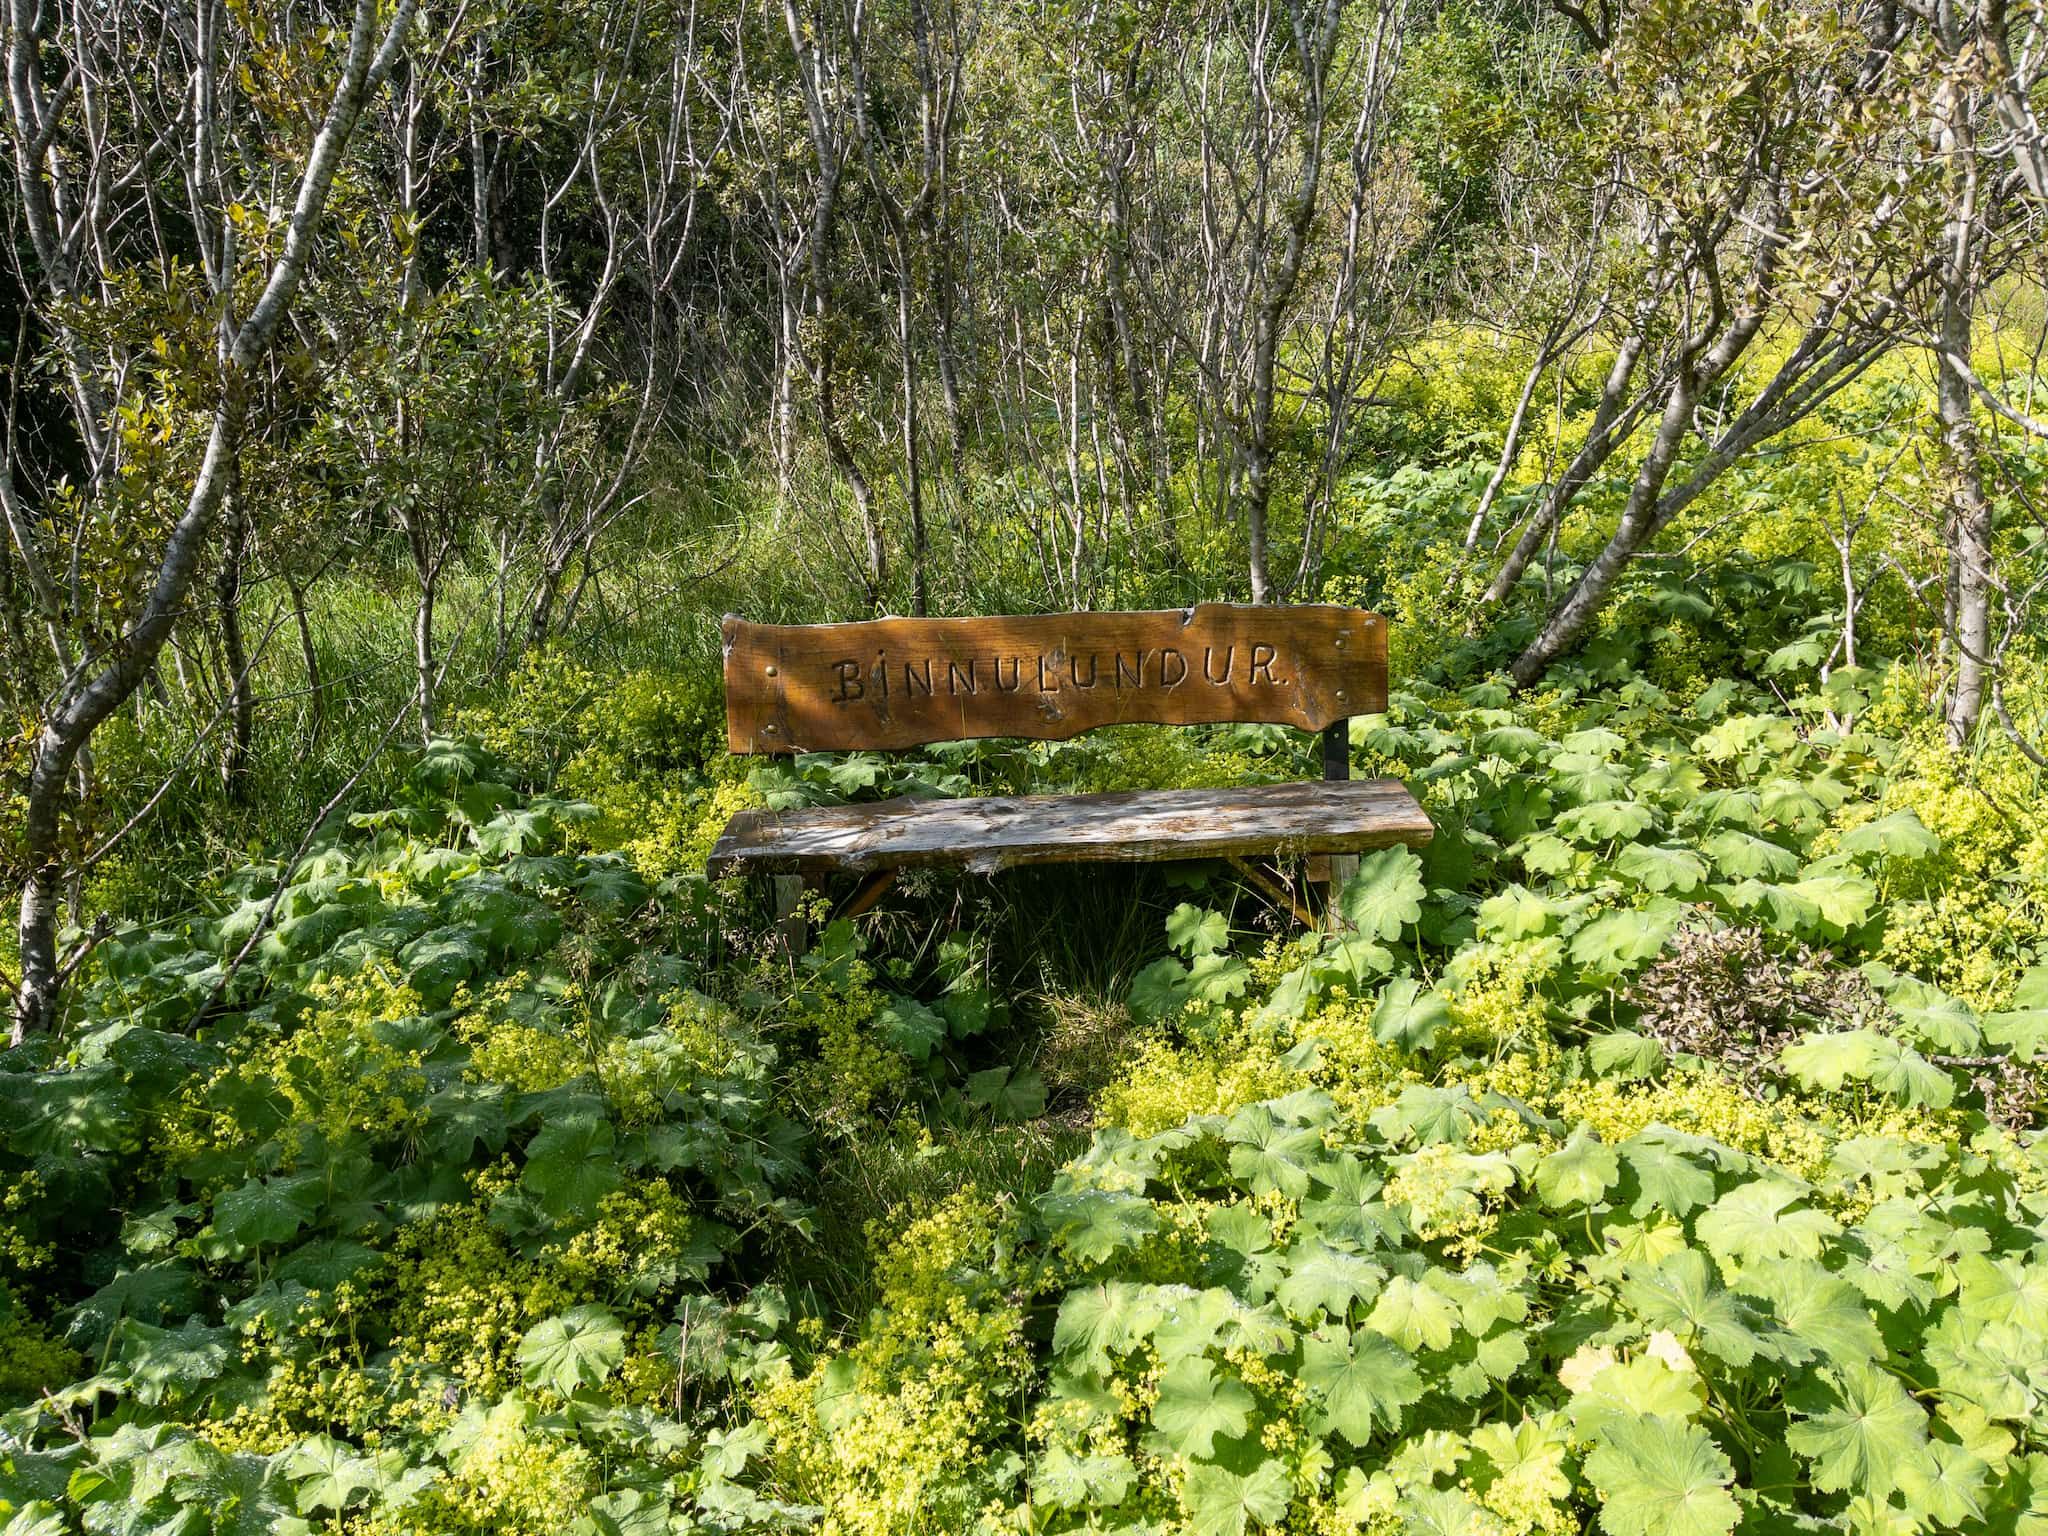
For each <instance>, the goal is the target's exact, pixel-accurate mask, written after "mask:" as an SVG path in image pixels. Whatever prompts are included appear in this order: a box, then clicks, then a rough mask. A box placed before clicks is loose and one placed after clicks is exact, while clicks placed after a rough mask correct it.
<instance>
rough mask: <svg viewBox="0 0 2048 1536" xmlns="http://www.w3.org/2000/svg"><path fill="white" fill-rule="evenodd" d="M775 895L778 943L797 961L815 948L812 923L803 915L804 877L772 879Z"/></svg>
mask: <svg viewBox="0 0 2048 1536" xmlns="http://www.w3.org/2000/svg"><path fill="white" fill-rule="evenodd" d="M768 879H769V881H770V884H771V887H772V889H773V891H774V893H775V941H776V943H777V944H779V945H781V947H782V948H783V950H784V951H785V952H786V953H787V954H788V955H789V956H790V957H791V958H792V959H793V958H795V957H796V956H798V955H801V954H802V953H803V952H804V951H805V950H807V949H809V948H810V947H811V923H810V919H809V918H807V917H806V916H805V915H804V913H803V899H804V888H805V885H806V883H807V882H806V881H805V880H804V877H803V876H802V875H770V876H769V877H768Z"/></svg>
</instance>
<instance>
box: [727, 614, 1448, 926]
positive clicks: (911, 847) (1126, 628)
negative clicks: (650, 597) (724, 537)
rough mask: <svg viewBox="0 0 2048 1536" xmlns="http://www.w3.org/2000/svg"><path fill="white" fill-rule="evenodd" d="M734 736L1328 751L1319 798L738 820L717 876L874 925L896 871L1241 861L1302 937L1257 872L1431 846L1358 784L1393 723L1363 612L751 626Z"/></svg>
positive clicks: (866, 743)
mask: <svg viewBox="0 0 2048 1536" xmlns="http://www.w3.org/2000/svg"><path fill="white" fill-rule="evenodd" d="M723 630H724V636H725V707H726V736H727V742H728V745H729V746H730V748H731V750H732V751H733V752H735V753H741V754H746V753H793V752H837V751H850V750H875V751H889V750H898V749H902V748H906V747H915V746H921V745H923V744H924V743H927V742H934V741H957V740H965V739H968V738H973V737H989V736H1004V737H1022V738H1026V739H1030V740H1036V741H1059V740H1065V739H1067V738H1069V737H1072V736H1078V735H1080V734H1082V733H1083V732H1085V731H1091V730H1096V729H1099V728H1100V727H1103V726H1109V725H1124V724H1130V723H1135V722H1147V723H1153V724H1162V725H1199V724H1220V723H1225V722H1232V721H1250V722H1258V723H1263V724H1277V725H1291V726H1295V727H1298V728H1300V729H1302V730H1309V731H1321V732H1322V733H1323V750H1322V763H1323V777H1322V779H1321V780H1319V781H1307V782H1295V783H1283V784H1258V785H1249V786H1246V787H1244V788H1241V789H1183V790H1144V791H1136V792H1114V793H1108V794H1089V795H1022V796H986V797H977V798H973V799H966V800H941V799H917V798H905V799H898V800H886V801H880V802H875V803H868V804H860V805H832V806H819V807H814V808H810V809H803V810H793V811H743V812H741V813H740V814H739V815H737V816H735V817H734V818H733V819H732V821H731V823H730V824H729V825H728V826H727V827H726V829H725V831H724V833H723V835H721V836H720V837H719V839H718V843H717V845H716V847H714V848H713V850H712V853H711V859H710V872H711V874H712V875H713V876H714V877H715V876H720V875H726V874H733V873H741V874H760V875H771V876H776V877H778V879H777V881H776V892H777V899H776V906H777V912H778V916H780V917H783V918H787V916H788V914H789V912H790V911H791V910H792V909H793V908H794V906H795V904H796V901H797V899H798V897H799V895H800V892H801V889H802V887H803V885H804V884H806V883H810V884H816V883H818V882H820V881H821V880H822V879H823V878H825V877H827V876H830V875H836V874H845V875H858V876H864V877H866V879H865V882H864V883H863V884H862V886H861V887H860V889H859V890H858V891H857V892H856V893H855V894H854V895H853V896H852V897H851V898H850V899H849V900H848V901H847V902H846V904H845V905H844V906H843V907H842V909H841V910H842V911H844V912H858V911H864V910H866V909H867V907H869V906H871V905H873V903H874V902H875V901H876V900H877V899H879V897H880V896H881V894H882V893H883V891H885V890H886V889H887V888H888V886H889V884H890V883H891V882H893V881H894V879H895V877H896V873H897V871H899V870H902V869H908V868H915V867H919V866H931V865H943V866H951V867H957V868H964V869H966V870H969V871H971V872H973V873H976V874H993V873H995V872H996V871H998V870H1003V869H1010V868H1015V867H1018V866H1021V865H1033V864H1069V863H1081V862H1087V861H1091V860H1111V861H1118V862H1140V863H1150V862H1156V861H1162V860H1172V859H1206V858H1221V859H1228V860H1230V861H1231V862H1232V863H1233V864H1235V865H1236V866H1237V867H1238V868H1239V869H1240V870H1242V871H1243V872H1244V873H1246V874H1247V875H1248V876H1249V877H1251V878H1252V879H1253V880H1254V881H1255V882H1256V883H1257V884H1258V885H1259V886H1260V887H1261V889H1263V890H1265V891H1266V892H1267V894H1268V895H1270V896H1272V897H1273V898H1274V899H1275V900H1277V901H1281V902H1283V903H1284V904H1285V905H1286V906H1287V907H1288V908H1289V909H1290V910H1292V911H1293V912H1294V914H1295V915H1296V916H1298V917H1300V918H1301V919H1302V920H1304V921H1313V917H1312V915H1311V914H1310V913H1309V912H1308V911H1307V910H1306V909H1305V908H1304V907H1303V906H1302V904H1301V903H1300V902H1299V901H1298V900H1297V899H1296V897H1295V896H1294V894H1293V892H1292V891H1291V890H1290V889H1289V888H1288V887H1287V886H1286V885H1284V884H1283V883H1281V882H1280V881H1278V880H1276V879H1275V878H1274V877H1273V876H1272V875H1270V874H1268V873H1267V872H1266V871H1264V870H1262V869H1260V868H1259V867H1258V866H1256V865H1253V864H1251V863H1250V862H1249V860H1250V859H1251V858H1252V857H1253V856H1255V855H1267V856H1270V857H1274V858H1288V857H1304V856H1305V857H1308V858H1309V859H1310V860H1311V861H1312V863H1311V869H1310V875H1311V878H1312V879H1319V880H1321V881H1323V882H1326V883H1328V884H1329V885H1331V887H1332V888H1334V885H1335V884H1336V883H1337V882H1339V881H1341V880H1342V879H1343V878H1345V877H1346V876H1347V875H1348V873H1349V867H1348V866H1352V865H1355V863H1356V855H1358V854H1359V853H1362V852H1365V851H1367V850H1370V849H1374V848H1384V847H1388V846H1390V845H1392V844H1396V843H1403V844H1408V845H1410V846H1420V845H1421V844H1424V843H1426V842H1428V841H1429V839H1430V836H1431V833H1432V828H1431V826H1430V823H1429V818H1428V817H1427V816H1425V815H1424V814H1423V812H1422V808H1421V807H1420V806H1419V805H1417V804H1416V803H1415V797H1414V796H1413V795H1411V794H1410V793H1409V792H1408V789H1407V787H1406V786H1405V785H1403V784H1401V783H1400V782H1399V781H1397V780H1393V779H1369V780H1358V781H1354V780H1351V778H1350V762H1351V753H1350V737H1349V726H1348V722H1349V720H1350V717H1351V716H1353V715H1367V714H1376V713H1378V712H1380V711H1382V710H1384V709H1385V708H1386V705H1387V626H1386V621H1385V620H1384V619H1382V618H1381V617H1380V616H1379V615H1377V614H1373V613H1367V612H1365V611H1363V610H1361V609H1357V608H1340V607H1334V606H1330V605H1315V606H1303V607H1293V608H1272V607H1266V608H1255V607H1243V606H1237V605H1232V604H1226V603H1203V604H1198V605H1197V606H1195V607H1193V608H1188V609H1168V610H1166V611H1163V612H1155V613H1057V614H1040V615H1019V616H1012V617H1004V618H968V619H896V618H891V619H876V620H871V621H868V622H864V623H854V624H815V625H780V624H750V623H747V622H746V621H745V620H743V619H740V618H737V617H734V616H730V615H729V616H727V618H726V619H725V621H724V625H723Z"/></svg>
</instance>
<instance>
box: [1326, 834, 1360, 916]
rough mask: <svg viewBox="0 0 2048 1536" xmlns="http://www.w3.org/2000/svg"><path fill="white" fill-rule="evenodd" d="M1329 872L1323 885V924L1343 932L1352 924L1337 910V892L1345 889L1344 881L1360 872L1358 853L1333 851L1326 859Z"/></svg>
mask: <svg viewBox="0 0 2048 1536" xmlns="http://www.w3.org/2000/svg"><path fill="white" fill-rule="evenodd" d="M1324 862H1325V863H1326V864H1327V865H1328V872H1327V873H1326V874H1325V875H1324V877H1323V879H1324V885H1323V924H1324V926H1325V927H1327V928H1328V929H1329V930H1330V932H1332V933H1339V932H1342V931H1343V930H1344V929H1346V928H1349V927H1350V926H1351V925H1350V924H1349V923H1347V922H1345V921H1344V916H1343V914H1342V913H1341V912H1339V911H1338V910H1337V893H1338V892H1339V891H1341V890H1343V889H1344V882H1345V881H1347V880H1349V879H1350V878H1351V877H1352V876H1353V875H1355V874H1357V873H1358V855H1357V854H1355V853H1333V854H1331V855H1330V856H1329V858H1328V859H1326V860H1325V861H1324Z"/></svg>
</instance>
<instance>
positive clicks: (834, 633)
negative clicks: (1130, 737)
mask: <svg viewBox="0 0 2048 1536" xmlns="http://www.w3.org/2000/svg"><path fill="white" fill-rule="evenodd" d="M723 628H724V634H725V700H726V734H727V739H728V743H729V745H730V747H731V749H732V750H733V751H734V752H742V753H748V752H752V753H765V752H831V751H849V750H859V749H870V750H875V751H888V750H892V749H895V748H900V747H914V746H919V745H922V744H923V743H925V742H929V741H956V740H962V739H965V738H968V737H979V736H1020V737H1026V738H1029V739H1032V740H1036V741H1058V740H1064V739H1065V738H1067V737H1069V736H1078V735H1080V734H1081V733H1082V732H1084V731H1091V730H1095V729H1097V728H1099V727H1101V726H1105V725H1119V724H1124V723H1128V722H1134V721H1146V722H1150V723H1154V724H1161V725H1197V724H1218V723H1222V722H1226V721H1239V720H1243V721H1259V722H1263V723H1267V724H1275V725H1293V726H1299V727H1300V728H1301V729H1303V730H1321V729H1322V728H1323V727H1325V726H1327V725H1329V724H1331V723H1332V722H1333V721H1337V720H1342V719H1346V718H1348V717H1349V716H1352V715H1369V714H1376V713H1378V712H1379V711H1381V710H1383V709H1385V708H1386V705H1387V626H1386V621H1385V620H1384V619H1382V618H1380V616H1379V615H1377V614H1373V613H1367V612H1365V611H1364V610H1363V609H1358V608H1340V607H1336V606H1333V605H1329V604H1315V605H1305V606H1302V607H1289V608H1272V607H1267V608H1254V607H1244V606H1239V605H1235V604H1229V603H1201V604H1197V605H1196V606H1195V607H1193V608H1186V609H1167V610H1164V611H1162V612H1151V613H1051V614H1025V615H1013V616H1009V617H999V618H961V619H873V620H869V621H866V622H863V623H857V624H805V625H781V624H749V623H748V622H746V621H745V620H744V619H740V618H737V617H734V616H728V617H727V618H726V620H725V622H724V626H723Z"/></svg>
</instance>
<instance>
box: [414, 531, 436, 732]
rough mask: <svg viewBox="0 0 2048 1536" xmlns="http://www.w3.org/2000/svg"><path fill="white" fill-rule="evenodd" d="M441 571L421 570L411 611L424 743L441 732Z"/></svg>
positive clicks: (431, 568)
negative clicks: (437, 617) (437, 646)
mask: <svg viewBox="0 0 2048 1536" xmlns="http://www.w3.org/2000/svg"><path fill="white" fill-rule="evenodd" d="M440 585H441V572H440V570H439V568H438V565H436V566H433V567H428V568H426V569H423V570H422V571H421V572H420V586H419V601H418V602H417V603H415V604H414V606H413V611H412V666H413V677H414V687H415V690H416V692H417V696H418V701H419V715H420V741H421V743H422V744H423V745H424V744H426V743H429V742H431V741H433V739H434V738H435V736H437V735H439V734H440V729H441V711H440V701H439V699H438V698H437V697H436V689H435V671H434V603H435V599H436V597H437V596H438V595H439V588H440Z"/></svg>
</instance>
